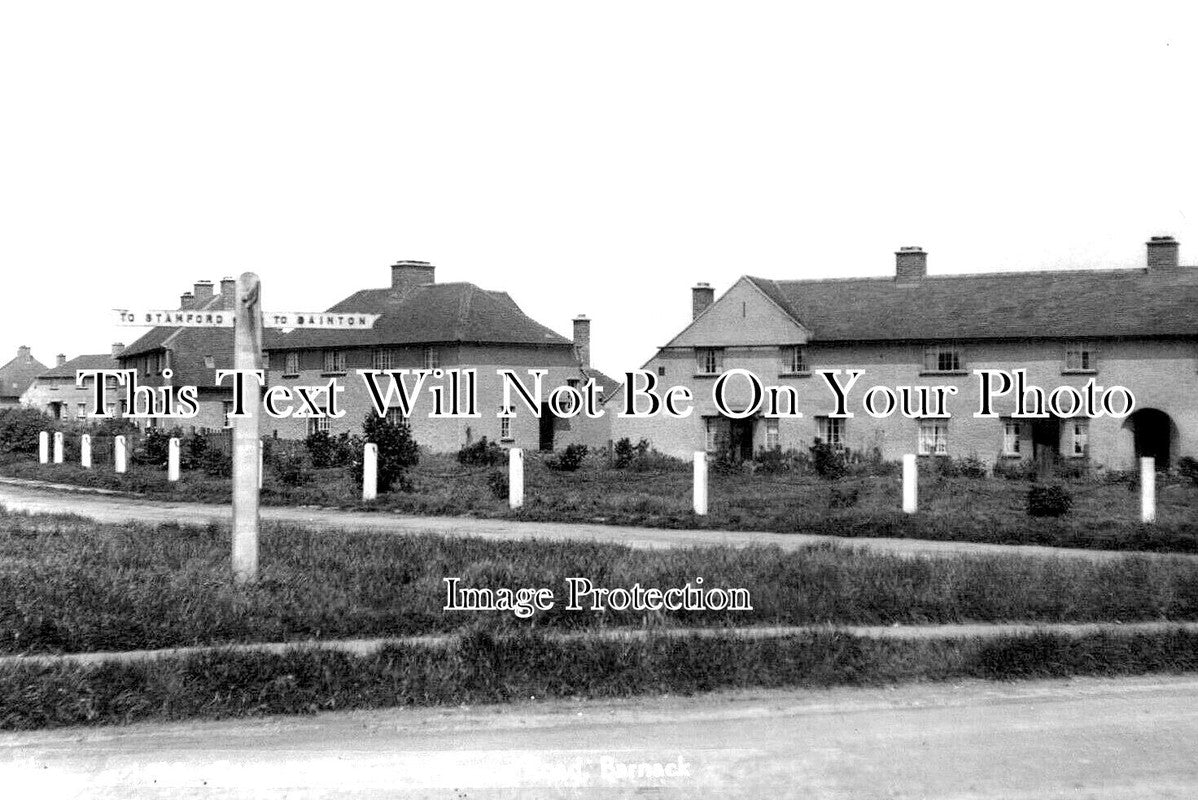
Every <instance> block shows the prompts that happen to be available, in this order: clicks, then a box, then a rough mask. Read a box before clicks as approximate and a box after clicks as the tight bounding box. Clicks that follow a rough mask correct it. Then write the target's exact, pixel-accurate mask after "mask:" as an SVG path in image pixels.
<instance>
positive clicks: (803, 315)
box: [748, 267, 1198, 341]
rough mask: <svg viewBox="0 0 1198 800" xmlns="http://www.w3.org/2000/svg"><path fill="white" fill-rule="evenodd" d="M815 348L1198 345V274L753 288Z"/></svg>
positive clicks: (1103, 273) (1082, 274)
mask: <svg viewBox="0 0 1198 800" xmlns="http://www.w3.org/2000/svg"><path fill="white" fill-rule="evenodd" d="M748 279H749V280H750V281H752V282H753V283H754V284H755V285H756V286H758V287H759V288H760V289H761V290H762V291H763V292H765V294H767V295H768V296H769V297H770V298H771V299H773V300H774V302H776V303H778V305H779V306H781V307H782V308H783V309H784V310H786V311H787V313H789V314H790V315H791V316H793V317H794V319H795V320H796V321H797V322H799V323H800V324H801V325H803V326H805V327H806V328H808V329H809V330H811V331H812V333H813V335H812V339H813V340H816V341H884V340H916V341H918V340H924V341H927V340H943V339H995V338H1002V339H1008V338H1009V339H1029V338H1106V337H1135V336H1198V269H1196V268H1193V267H1177V268H1172V269H1153V270H1145V269H1121V270H1085V271H1082V270H1074V271H1060V270H1057V271H1050V272H1001V273H985V274H976V275H931V276H927V277H923V278H919V279H916V280H912V281H909V282H904V283H900V282H898V281H896V280H895V279H894V278H847V279H836V280H792V281H785V280H783V281H778V280H769V279H765V278H753V277H750V278H748Z"/></svg>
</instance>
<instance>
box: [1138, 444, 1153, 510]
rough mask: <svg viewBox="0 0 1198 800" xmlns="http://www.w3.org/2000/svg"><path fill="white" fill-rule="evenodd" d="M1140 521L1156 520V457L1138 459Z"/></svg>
mask: <svg viewBox="0 0 1198 800" xmlns="http://www.w3.org/2000/svg"><path fill="white" fill-rule="evenodd" d="M1140 521H1141V522H1156V459H1155V458H1151V457H1146V458H1141V459H1140Z"/></svg>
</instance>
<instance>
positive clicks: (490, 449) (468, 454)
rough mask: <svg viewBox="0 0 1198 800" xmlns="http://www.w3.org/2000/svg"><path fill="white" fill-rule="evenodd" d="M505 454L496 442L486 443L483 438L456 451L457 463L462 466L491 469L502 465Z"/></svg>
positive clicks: (485, 439)
mask: <svg viewBox="0 0 1198 800" xmlns="http://www.w3.org/2000/svg"><path fill="white" fill-rule="evenodd" d="M505 452H506V451H505V450H504V448H502V447H500V446H499V443H498V442H493V441H488V440H487V437H486V436H484V437H483V438H481V439H479V440H478V441H477V442H475V443H474V444H468V445H466V446H465V447H463V448H462V449H461V450H459V451H458V463H459V464H462V465H463V466H477V467H493V466H495V465H497V464H502V463H503V457H504V453H505Z"/></svg>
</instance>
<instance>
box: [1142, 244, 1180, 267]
mask: <svg viewBox="0 0 1198 800" xmlns="http://www.w3.org/2000/svg"><path fill="white" fill-rule="evenodd" d="M1147 245H1148V269H1149V271H1152V270H1154V269H1174V268H1176V267H1177V266H1179V265H1180V263H1181V261H1180V259H1179V258H1178V255H1179V253H1178V250H1179V248H1180V245H1178V243H1177V240H1176V239H1174V238H1173V237H1172V236H1153V237H1152V238H1151V239H1149V240H1148V242H1147Z"/></svg>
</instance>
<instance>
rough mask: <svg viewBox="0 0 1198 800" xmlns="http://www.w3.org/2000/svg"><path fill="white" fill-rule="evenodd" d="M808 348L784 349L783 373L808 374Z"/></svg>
mask: <svg viewBox="0 0 1198 800" xmlns="http://www.w3.org/2000/svg"><path fill="white" fill-rule="evenodd" d="M810 369H811V367H809V366H808V365H807V348H805V347H800V346H799V345H793V346H791V347H783V348H782V371H783V372H784V373H785V372H789V373H796V372H807V371H809V370H810Z"/></svg>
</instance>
